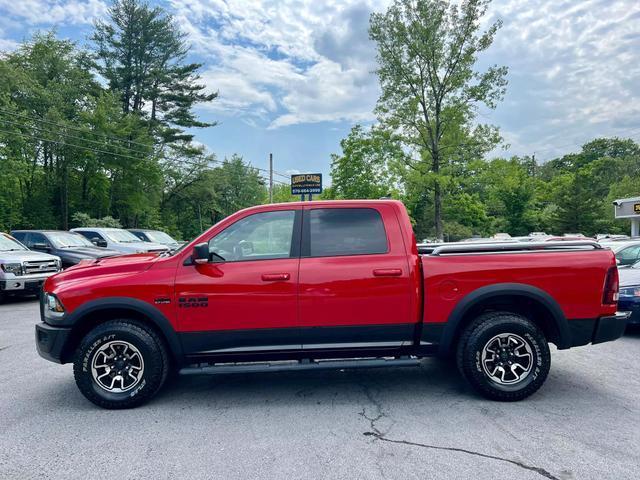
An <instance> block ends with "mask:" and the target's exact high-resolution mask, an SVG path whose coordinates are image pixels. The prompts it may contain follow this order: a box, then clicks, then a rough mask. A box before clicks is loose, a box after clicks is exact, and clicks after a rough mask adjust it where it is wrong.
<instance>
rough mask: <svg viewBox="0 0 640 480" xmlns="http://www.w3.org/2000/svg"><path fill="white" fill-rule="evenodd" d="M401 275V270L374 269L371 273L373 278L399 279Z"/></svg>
mask: <svg viewBox="0 0 640 480" xmlns="http://www.w3.org/2000/svg"><path fill="white" fill-rule="evenodd" d="M400 275H402V269H401V268H376V269H375V270H374V271H373V276H374V277H399V276H400Z"/></svg>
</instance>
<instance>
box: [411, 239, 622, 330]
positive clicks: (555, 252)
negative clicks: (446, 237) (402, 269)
mask: <svg viewBox="0 0 640 480" xmlns="http://www.w3.org/2000/svg"><path fill="white" fill-rule="evenodd" d="M418 251H419V252H420V253H421V264H422V272H423V288H424V290H423V291H424V292H425V300H424V317H423V319H424V322H425V323H431V324H434V323H441V322H446V321H447V320H448V319H449V318H451V315H452V314H453V313H454V309H456V308H463V305H461V304H462V303H463V302H464V299H465V297H467V295H469V294H471V293H472V292H473V293H474V295H475V296H478V295H482V293H481V292H483V291H487V289H490V290H491V292H492V294H493V295H495V293H496V292H497V291H498V292H503V293H504V295H505V296H507V295H511V294H512V293H513V292H515V291H520V292H525V293H526V292H527V291H531V292H538V293H540V295H542V296H543V297H544V296H548V297H550V299H552V300H553V304H554V305H558V306H559V308H560V309H561V310H562V314H563V316H564V317H565V318H566V319H567V320H574V319H593V318H597V317H598V316H600V315H602V314H603V309H604V310H607V307H606V306H603V304H602V290H603V285H604V283H605V279H606V276H607V272H608V270H609V268H611V266H614V265H615V260H614V255H613V253H612V252H611V250H609V249H605V248H603V247H602V246H601V245H600V244H598V243H597V242H593V241H588V240H587V241H572V242H567V241H562V242H545V243H538V244H523V243H512V242H504V243H502V242H501V243H486V244H485V243H483V244H474V243H465V242H461V243H455V244H453V243H452V244H421V245H418ZM483 288H484V290H483ZM479 292H480V293H479ZM522 306H523V308H526V301H525V299H524V298H523V305H522ZM609 310H610V312H609V311H607V313H611V314H613V313H615V308H614V307H609Z"/></svg>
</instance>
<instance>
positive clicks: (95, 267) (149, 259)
mask: <svg viewBox="0 0 640 480" xmlns="http://www.w3.org/2000/svg"><path fill="white" fill-rule="evenodd" d="M157 259H158V255H157V254H156V253H137V254H132V255H121V256H119V257H107V258H97V259H95V260H81V261H80V263H78V264H77V265H74V266H73V267H69V268H67V269H66V270H64V271H62V272H60V273H58V274H56V275H54V276H52V277H50V278H49V279H47V282H46V283H45V290H47V291H51V290H52V288H54V287H55V286H56V285H58V284H60V283H63V282H64V283H67V282H70V281H75V280H86V279H89V278H91V279H94V278H96V277H99V276H105V275H124V274H129V273H137V272H143V271H145V270H147V269H148V268H149V267H151V265H153V264H154V262H155V261H156V260H157Z"/></svg>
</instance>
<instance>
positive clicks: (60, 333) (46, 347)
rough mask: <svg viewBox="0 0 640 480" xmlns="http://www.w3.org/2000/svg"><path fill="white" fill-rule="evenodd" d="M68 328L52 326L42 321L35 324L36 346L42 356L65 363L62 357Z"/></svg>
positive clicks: (68, 331) (68, 332) (69, 330)
mask: <svg viewBox="0 0 640 480" xmlns="http://www.w3.org/2000/svg"><path fill="white" fill-rule="evenodd" d="M70 335H71V329H70V328H62V327H52V326H51V325H47V324H46V323H44V322H40V323H37V324H36V348H37V349H38V354H39V355H40V356H41V357H42V358H46V359H47V360H49V361H51V362H55V363H66V359H65V358H63V355H64V351H65V346H66V344H67V340H68V339H69V336H70Z"/></svg>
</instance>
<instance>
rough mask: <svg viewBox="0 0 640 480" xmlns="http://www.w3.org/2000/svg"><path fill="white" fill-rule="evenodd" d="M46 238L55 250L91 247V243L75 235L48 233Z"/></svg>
mask: <svg viewBox="0 0 640 480" xmlns="http://www.w3.org/2000/svg"><path fill="white" fill-rule="evenodd" d="M47 238H48V239H49V241H50V242H51V243H53V245H54V247H56V248H69V247H93V243H91V242H90V241H89V240H87V239H86V238H84V237H83V236H82V235H79V234H77V233H69V232H49V233H47Z"/></svg>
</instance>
